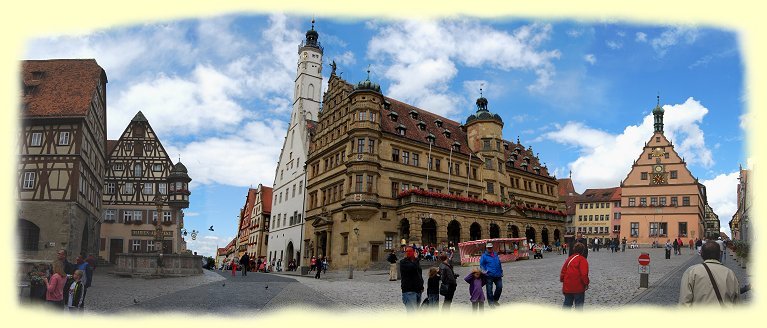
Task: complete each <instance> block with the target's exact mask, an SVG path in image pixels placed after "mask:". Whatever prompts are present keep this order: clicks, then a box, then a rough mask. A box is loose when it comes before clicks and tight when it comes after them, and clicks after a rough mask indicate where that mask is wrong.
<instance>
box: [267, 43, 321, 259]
mask: <svg viewBox="0 0 767 328" xmlns="http://www.w3.org/2000/svg"><path fill="white" fill-rule="evenodd" d="M298 55H299V59H298V68H297V72H296V80H295V90H296V91H295V95H294V102H293V111H292V112H291V116H290V125H289V127H288V131H287V134H286V135H285V140H284V143H283V146H282V152H281V154H280V159H279V163H278V165H277V170H276V172H275V178H274V184H273V186H274V187H273V197H274V199H273V200H272V212H271V213H272V214H271V222H270V223H269V236H268V238H269V243H268V246H267V252H266V256H267V258H268V259H269V260H270V261H271V260H274V261H275V263H276V261H277V260H278V259H282V267H283V268H286V267H287V264H288V261H289V260H290V259H291V258H293V259H296V261H298V262H297V263H298V264H299V265H301V264H302V263H301V262H300V261H301V256H299V255H303V253H302V252H301V247H302V244H303V242H302V239H303V238H305V236H303V233H302V232H303V229H304V225H303V223H304V217H305V213H304V199H305V198H304V194H305V189H306V185H305V184H306V171H305V168H304V163H305V162H306V156H307V153H308V150H309V131H308V130H307V126H306V120H313V121H316V120H317V115H318V113H319V110H320V103H321V89H322V88H321V86H322V51H321V50H320V49H318V48H314V47H302V48H300V49H299V53H298ZM291 217H293V220H291ZM291 221H292V224H291ZM302 237H303V238H302ZM291 245H292V252H291V253H292V254H291V255H288V252H289V248H290V247H291Z"/></svg>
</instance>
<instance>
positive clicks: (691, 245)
mask: <svg viewBox="0 0 767 328" xmlns="http://www.w3.org/2000/svg"><path fill="white" fill-rule="evenodd" d="M693 245H694V243H693V241H692V238H690V250H692V248H693Z"/></svg>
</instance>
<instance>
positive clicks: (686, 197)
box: [682, 196, 690, 206]
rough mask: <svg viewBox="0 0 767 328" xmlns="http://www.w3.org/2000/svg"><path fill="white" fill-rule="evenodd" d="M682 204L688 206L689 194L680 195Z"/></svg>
mask: <svg viewBox="0 0 767 328" xmlns="http://www.w3.org/2000/svg"><path fill="white" fill-rule="evenodd" d="M682 206H690V196H684V197H682Z"/></svg>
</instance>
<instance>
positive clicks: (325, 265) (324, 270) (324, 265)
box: [322, 256, 328, 273]
mask: <svg viewBox="0 0 767 328" xmlns="http://www.w3.org/2000/svg"><path fill="white" fill-rule="evenodd" d="M322 273H328V257H327V256H323V257H322Z"/></svg>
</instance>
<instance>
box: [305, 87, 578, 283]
mask: <svg viewBox="0 0 767 328" xmlns="http://www.w3.org/2000/svg"><path fill="white" fill-rule="evenodd" d="M477 104H478V110H477V114H475V115H472V116H470V117H469V119H467V124H466V125H460V124H459V123H457V122H454V121H452V120H449V119H446V118H444V117H440V116H438V115H435V114H433V113H430V112H428V111H425V110H422V109H420V108H416V107H413V106H410V105H408V104H405V103H402V102H399V101H397V100H394V99H391V98H388V97H385V96H383V94H381V91H380V86H378V85H377V84H375V83H374V82H372V81H370V80H369V79H368V80H366V81H363V82H360V83H358V84H357V85H356V86H352V85H351V84H349V83H347V82H346V81H344V80H342V79H341V78H340V77H339V76H337V75H336V74H335V72H332V73H331V76H330V79H329V83H328V89H327V92H326V93H325V95H324V98H323V110H322V112H320V114H319V122H318V124H317V127H316V130H315V132H314V134H313V135H312V139H311V144H310V146H309V157H308V159H307V169H308V172H307V175H308V180H307V190H306V193H307V203H306V221H307V223H308V224H307V225H306V231H305V233H304V247H306V248H307V249H308V251H307V252H304V260H306V258H308V257H310V256H328V257H329V259H330V261H329V262H330V265H331V267H334V268H339V267H347V266H349V265H352V266H354V267H358V268H365V267H369V266H370V265H372V264H374V263H377V262H381V261H384V260H385V256H384V255H385V254H386V252H387V251H388V250H390V249H396V248H399V247H400V242H401V241H402V240H403V239H404V242H405V243H407V244H417V245H434V246H438V247H444V246H447V245H448V244H449V243H452V244H456V243H458V242H462V241H468V240H476V239H485V238H493V237H522V236H525V237H527V238H528V239H532V240H534V241H536V242H538V243H540V242H543V243H547V244H548V243H553V242H554V240H555V239H562V238H563V237H564V231H565V229H564V221H565V220H564V219H565V216H566V214H565V213H564V212H563V211H564V210H565V205H564V202H562V201H560V200H559V195H558V191H557V185H558V184H557V180H556V179H555V178H553V177H551V176H549V174H548V171H547V169H546V167H545V166H544V165H541V164H540V162H539V160H538V156H537V154H535V153H534V152H533V150H532V149H531V148H525V147H524V146H522V145H521V144H520V143H519V140H517V142H516V143H515V142H511V141H507V140H504V139H503V138H502V135H501V130H502V127H503V122H502V120H501V118H500V116H498V115H497V114H496V115H493V114H491V113H489V111H488V110H487V99H484V98H480V100H478V102H477ZM430 159H431V160H430Z"/></svg>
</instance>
